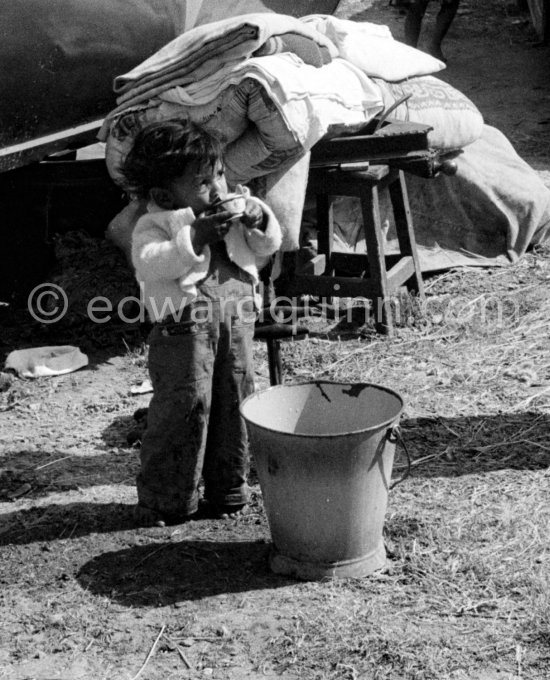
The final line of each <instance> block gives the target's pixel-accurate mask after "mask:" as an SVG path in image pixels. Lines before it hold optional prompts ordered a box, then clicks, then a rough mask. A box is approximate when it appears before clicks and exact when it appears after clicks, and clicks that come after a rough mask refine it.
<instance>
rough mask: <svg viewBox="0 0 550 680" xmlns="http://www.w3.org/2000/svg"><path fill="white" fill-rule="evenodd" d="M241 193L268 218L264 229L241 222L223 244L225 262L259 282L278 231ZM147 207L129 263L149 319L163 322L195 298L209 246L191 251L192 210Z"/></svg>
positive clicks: (206, 265) (271, 217)
mask: <svg viewBox="0 0 550 680" xmlns="http://www.w3.org/2000/svg"><path fill="white" fill-rule="evenodd" d="M245 191H246V193H247V197H249V198H251V200H253V201H255V202H256V203H258V204H259V205H260V206H261V208H262V210H263V211H264V214H266V215H267V225H266V229H265V231H261V230H260V229H248V228H246V227H245V226H244V225H243V224H242V223H241V222H240V221H239V222H236V223H234V224H233V226H232V227H231V229H230V230H229V232H228V233H227V234H226V236H225V239H224V240H225V244H226V247H227V254H228V255H229V258H230V259H231V260H232V261H233V262H234V263H235V264H236V265H237V266H239V267H240V268H241V269H243V270H244V271H245V272H248V274H250V275H251V277H252V279H253V281H254V284H257V283H258V281H259V277H258V272H259V270H260V269H261V268H262V267H263V266H265V264H266V263H267V261H268V259H269V256H270V255H272V254H273V253H275V252H276V251H277V250H278V249H279V248H280V246H281V240H282V236H281V227H280V225H279V222H278V220H277V218H276V217H275V215H274V213H273V211H272V210H271V209H270V208H269V207H268V206H267V205H266V204H265V203H264V202H263V201H261V200H260V199H258V198H254V197H251V196H250V194H249V192H248V190H247V189H245ZM148 209H149V212H148V213H146V214H145V215H142V217H140V218H139V220H138V222H137V224H136V226H135V228H134V232H133V235H132V262H133V264H134V267H135V269H136V278H137V280H138V283H139V284H140V289H141V296H142V301H143V303H144V305H145V308H146V309H147V312H148V314H149V317H150V318H151V320H152V321H161V320H162V319H163V318H164V317H166V316H169V315H171V314H177V312H178V311H179V310H181V309H182V308H183V307H185V306H186V305H188V304H189V303H190V302H192V301H193V300H194V299H195V298H196V297H197V294H198V291H197V284H198V283H199V282H200V281H201V280H202V279H204V278H205V277H206V275H207V273H208V269H209V266H210V248H209V247H208V246H205V247H204V248H203V250H202V253H201V254H200V255H199V254H197V253H196V252H195V251H194V249H193V245H192V242H191V225H192V224H193V222H194V221H195V219H196V217H195V214H194V212H193V210H191V208H181V209H179V210H162V209H160V208H159V207H158V206H157V205H156V204H154V203H150V204H149V207H148ZM256 304H257V305H258V304H260V301H259V300H258V299H256Z"/></svg>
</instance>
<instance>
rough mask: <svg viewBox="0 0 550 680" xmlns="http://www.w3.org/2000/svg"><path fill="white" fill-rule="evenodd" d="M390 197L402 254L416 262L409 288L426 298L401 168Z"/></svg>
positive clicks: (390, 186)
mask: <svg viewBox="0 0 550 680" xmlns="http://www.w3.org/2000/svg"><path fill="white" fill-rule="evenodd" d="M389 191H390V198H391V202H392V207H393V215H394V219H395V229H396V231H397V240H398V241H399V249H400V251H401V254H402V255H410V257H412V261H413V264H414V274H413V275H412V277H411V278H410V279H409V281H407V288H408V290H412V291H416V292H417V293H418V295H419V296H420V297H421V298H424V281H423V279H422V272H421V271H420V263H419V261H418V253H417V251H416V239H415V236H414V228H413V221H412V215H411V209H410V206H409V196H408V193H407V183H406V181H405V174H404V172H403V171H402V170H399V172H398V174H397V175H396V177H395V179H394V180H393V181H392V182H391V183H390V185H389Z"/></svg>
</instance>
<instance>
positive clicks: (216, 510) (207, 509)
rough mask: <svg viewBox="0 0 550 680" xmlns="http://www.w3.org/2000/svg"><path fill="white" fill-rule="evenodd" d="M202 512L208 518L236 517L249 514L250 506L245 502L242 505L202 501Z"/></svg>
mask: <svg viewBox="0 0 550 680" xmlns="http://www.w3.org/2000/svg"><path fill="white" fill-rule="evenodd" d="M203 512H204V514H205V515H206V517H208V518H210V519H238V518H239V517H244V516H245V515H248V514H250V507H249V506H248V504H247V503H243V504H242V505H217V504H216V503H210V502H209V501H204V504H203Z"/></svg>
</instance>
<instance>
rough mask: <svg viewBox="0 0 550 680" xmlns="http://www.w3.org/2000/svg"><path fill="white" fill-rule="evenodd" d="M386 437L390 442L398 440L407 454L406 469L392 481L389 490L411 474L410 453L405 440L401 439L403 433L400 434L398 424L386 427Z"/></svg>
mask: <svg viewBox="0 0 550 680" xmlns="http://www.w3.org/2000/svg"><path fill="white" fill-rule="evenodd" d="M386 437H387V439H388V441H389V442H391V443H392V444H395V443H396V442H399V444H401V447H402V449H403V450H404V451H405V455H406V456H407V469H406V470H405V472H404V473H403V474H402V475H401V477H400V478H399V479H396V480H395V482H392V484H390V491H391V490H392V489H394V488H395V487H396V486H397V485H398V484H401V482H403V481H404V480H405V479H407V477H408V476H409V475H410V474H411V454H410V453H409V449H408V448H407V445H406V444H405V440H404V439H403V435H402V434H401V428H400V427H399V425H392V427H390V428H389V429H388V432H387V434H386Z"/></svg>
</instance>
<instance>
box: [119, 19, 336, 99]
mask: <svg viewBox="0 0 550 680" xmlns="http://www.w3.org/2000/svg"><path fill="white" fill-rule="evenodd" d="M284 33H296V34H298V35H302V36H304V37H307V38H310V39H312V40H314V41H315V42H316V43H317V44H319V45H320V46H322V47H325V48H327V49H328V50H329V52H330V54H331V56H333V57H335V56H337V54H338V52H337V50H336V49H335V47H334V45H333V44H332V43H331V41H330V40H329V39H328V38H327V37H326V36H324V35H322V34H321V33H319V32H318V31H316V30H315V29H314V28H313V27H311V26H308V25H306V24H305V23H303V22H301V21H300V20H299V19H296V18H294V17H291V16H286V15H284V14H271V13H252V14H243V15H241V16H237V17H232V18H230V19H224V20H222V21H216V22H213V23H210V24H205V25H203V26H197V27H196V28H193V29H191V30H190V31H186V32H185V33H182V34H181V35H180V36H178V37H177V38H175V39H174V40H172V41H171V42H169V43H168V44H167V45H165V46H164V47H163V48H162V49H160V50H158V51H157V52H155V54H153V55H152V56H151V57H149V59H146V60H145V61H143V62H142V63H141V64H139V65H138V66H136V67H135V68H134V69H132V70H131V71H129V72H128V73H125V74H123V75H120V76H117V77H116V78H115V80H114V84H113V89H114V91H115V93H117V94H119V95H120V96H119V98H118V99H117V103H118V104H124V103H129V105H132V104H136V103H138V102H137V101H136V97H138V96H139V97H140V100H141V101H145V100H146V99H148V98H150V97H151V96H153V94H151V92H152V91H153V90H155V92H154V94H158V92H159V91H158V88H159V87H165V89H169V88H170V87H173V86H174V84H176V80H177V81H178V84H184V83H186V82H188V83H189V82H196V81H197V80H201V79H202V78H206V77H207V76H209V75H211V74H213V73H216V72H217V71H219V69H220V68H222V67H223V66H224V65H225V64H228V63H237V62H239V61H243V60H244V59H247V58H248V57H250V56H251V54H252V53H253V52H255V51H256V50H257V49H258V48H259V47H260V46H261V45H263V44H264V43H265V42H266V40H267V39H268V38H270V37H272V36H274V35H282V34H284Z"/></svg>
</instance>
